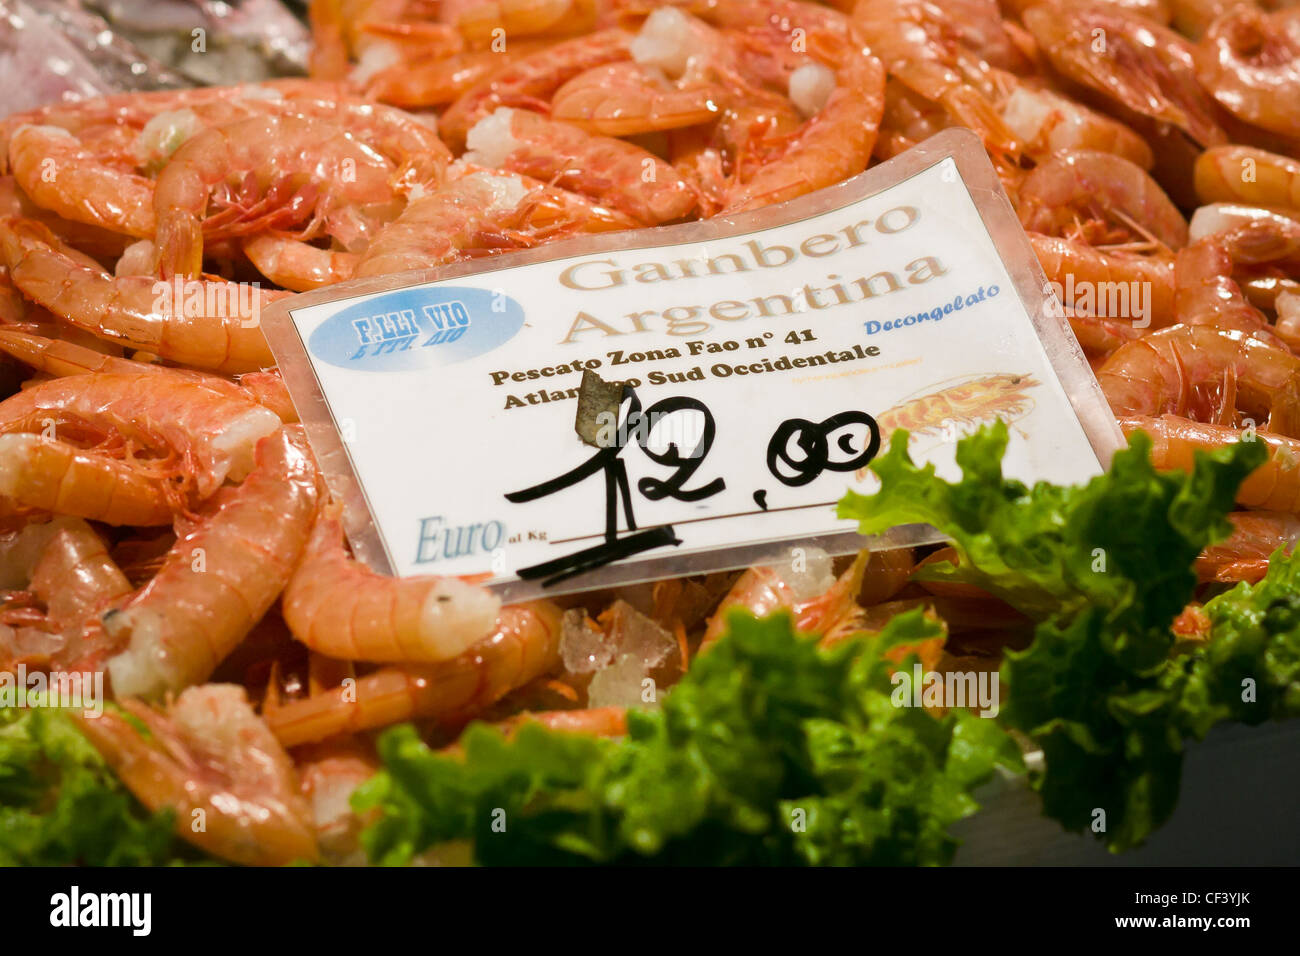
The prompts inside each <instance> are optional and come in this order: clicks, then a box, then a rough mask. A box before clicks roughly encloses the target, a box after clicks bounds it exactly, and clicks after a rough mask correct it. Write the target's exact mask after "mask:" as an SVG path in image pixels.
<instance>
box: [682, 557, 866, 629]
mask: <svg viewBox="0 0 1300 956" xmlns="http://www.w3.org/2000/svg"><path fill="white" fill-rule="evenodd" d="M804 550H805V552H806V553H805V555H804V556H803V558H804V560H805V561H806V562H807V563H808V564H809V565H812V566H813V569H812V570H811V571H809V570H808V569H807V568H805V569H803V570H802V571H798V570H794V569H792V570H791V571H789V572H787V571H786V570H785V569H784V568H782V567H780V566H779V565H762V566H757V567H752V568H749V569H748V570H746V571H745V573H744V574H742V575H741V576H740V577H739V578H738V579H737V580H736V583H735V584H734V585H732V587H731V590H730V591H728V592H727V596H726V597H724V598H723V599H722V603H721V604H719V605H718V609H717V610H716V611H715V612H714V614H713V616H712V617H711V618H709V623H708V627H707V628H706V629H705V632H704V639H703V640H702V641H701V642H700V649H699V651H698V652H697V654H703V653H704V652H705V651H707V650H708V649H709V648H710V647H712V646H713V645H714V644H716V643H717V642H718V640H719V639H720V638H721V637H722V636H723V635H724V634H726V633H727V629H728V627H729V622H728V621H727V614H728V612H729V611H731V610H732V609H733V608H744V609H745V610H747V611H750V612H752V613H753V614H754V615H755V616H758V617H766V616H767V615H769V614H772V613H773V612H775V611H779V610H782V609H785V610H788V611H789V612H790V613H791V614H792V615H793V616H794V624H795V627H796V628H797V629H798V630H800V631H808V632H815V633H817V634H824V635H827V636H830V635H832V634H836V633H838V632H839V631H840V629H841V628H842V627H843V626H844V625H845V624H846V623H848V622H850V621H851V620H852V618H853V616H854V615H855V614H856V613H857V611H858V610H859V608H858V604H857V601H856V598H857V595H858V592H859V591H860V590H861V589H862V586H863V585H862V582H863V577H864V575H865V574H866V570H867V566H868V562H869V561H870V556H871V552H869V551H863V552H862V553H860V554H859V555H858V556H857V557H856V558H855V559H854V561H853V563H852V564H851V565H850V566H849V567H848V568H847V569H846V570H845V571H844V573H843V574H841V575H840V576H839V577H838V578H836V577H834V576H833V575H832V574H831V566H830V556H829V555H827V554H826V553H825V552H823V551H820V549H804ZM795 574H802V575H804V576H803V578H802V579H795V580H794V581H792V578H793V577H794V575H795ZM809 575H813V576H814V577H815V580H813V581H809V579H808V578H809ZM828 582H829V583H828ZM796 585H797V586H796Z"/></svg>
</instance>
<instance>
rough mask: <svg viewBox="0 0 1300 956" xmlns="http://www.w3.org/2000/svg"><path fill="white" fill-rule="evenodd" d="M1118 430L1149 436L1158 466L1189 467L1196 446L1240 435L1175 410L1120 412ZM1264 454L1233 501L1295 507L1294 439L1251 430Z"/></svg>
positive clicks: (1297, 465)
mask: <svg viewBox="0 0 1300 956" xmlns="http://www.w3.org/2000/svg"><path fill="white" fill-rule="evenodd" d="M1119 425H1120V428H1122V429H1123V430H1124V434H1126V435H1130V434H1132V433H1133V432H1135V431H1139V430H1140V431H1144V432H1146V433H1147V434H1148V435H1150V436H1151V438H1152V446H1151V462H1152V464H1153V465H1155V467H1157V468H1159V469H1161V470H1166V471H1168V470H1175V469H1176V470H1178V471H1191V470H1192V468H1193V467H1194V465H1195V458H1196V452H1198V451H1213V450H1214V449H1216V448H1222V447H1223V446H1224V445H1231V444H1234V443H1236V442H1239V441H1241V440H1242V433H1241V431H1240V430H1239V429H1237V428H1234V427H1232V426H1229V425H1214V424H1210V423H1207V422H1193V421H1189V420H1188V419H1186V418H1183V417H1181V416H1178V415H1162V416H1160V417H1159V418H1154V417H1150V416H1143V415H1122V416H1120V417H1119ZM1251 439H1252V440H1253V441H1261V442H1263V443H1264V448H1265V450H1266V451H1267V452H1268V460H1267V461H1265V462H1264V464H1262V465H1260V466H1259V467H1258V468H1256V469H1255V470H1254V471H1253V472H1251V473H1250V475H1249V476H1248V477H1247V478H1246V480H1245V481H1244V482H1242V484H1241V487H1240V488H1238V489H1237V503H1238V504H1241V505H1245V506H1246V507H1247V508H1264V509H1268V510H1271V511H1285V512H1287V513H1289V514H1298V513H1300V441H1297V440H1296V439H1294V438H1288V437H1286V436H1284V435H1273V434H1269V433H1268V432H1262V431H1261V432H1255V433H1254V434H1253V436H1251Z"/></svg>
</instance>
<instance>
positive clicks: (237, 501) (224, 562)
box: [64, 379, 317, 697]
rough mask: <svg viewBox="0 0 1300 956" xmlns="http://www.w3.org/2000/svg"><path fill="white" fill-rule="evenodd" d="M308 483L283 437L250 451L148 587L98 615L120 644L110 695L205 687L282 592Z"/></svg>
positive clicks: (304, 530) (307, 507)
mask: <svg viewBox="0 0 1300 956" xmlns="http://www.w3.org/2000/svg"><path fill="white" fill-rule="evenodd" d="M64 381H66V379H65V380H64ZM316 482H317V473H316V468H315V465H314V464H313V463H312V462H311V459H310V458H309V457H308V456H307V454H306V453H305V452H304V451H303V450H302V449H301V448H300V447H299V446H298V444H297V440H296V439H295V438H294V437H293V436H292V435H291V433H290V431H289V430H288V429H281V430H280V431H279V432H277V433H276V434H274V435H271V436H270V437H268V438H266V439H263V440H262V441H261V442H260V443H259V444H258V446H257V464H256V467H255V468H254V469H253V471H252V473H251V474H249V476H248V477H247V478H245V479H244V482H243V484H241V485H240V486H239V487H238V488H237V489H234V490H233V491H231V492H230V493H229V494H228V495H218V496H216V497H215V498H214V499H213V500H212V501H211V502H209V503H208V504H207V505H205V507H204V508H203V509H202V511H201V512H200V518H201V520H200V521H199V522H198V523H197V525H196V526H195V527H194V528H193V529H192V530H191V531H189V533H187V534H184V535H182V536H180V537H179V538H178V539H177V541H176V544H175V545H174V546H173V547H172V549H171V551H170V552H168V554H167V558H166V560H165V561H164V563H163V566H162V569H161V570H160V571H159V572H158V573H157V574H156V575H155V576H154V578H153V580H152V581H150V582H149V583H148V584H147V585H145V587H144V588H142V589H141V590H140V591H139V592H138V593H137V594H135V595H134V596H133V597H132V598H131V599H130V600H129V601H127V602H126V604H125V605H124V606H122V607H121V608H119V609H116V610H114V611H111V612H109V613H108V614H106V615H104V628H105V630H106V631H107V632H108V633H109V635H110V636H112V637H113V638H114V639H116V640H119V641H123V642H126V643H127V647H126V649H125V650H124V651H122V652H121V653H120V654H118V655H117V656H115V657H113V658H111V659H109V661H108V662H107V669H108V674H109V678H110V680H111V681H112V686H113V691H114V693H115V694H117V695H119V696H131V697H157V696H159V695H161V694H162V693H163V692H165V691H169V690H173V691H174V690H179V689H181V688H183V687H188V686H189V685H191V684H196V683H200V682H202V681H203V680H205V679H207V677H208V676H209V675H210V674H211V673H212V671H213V670H214V669H215V668H216V666H217V665H218V664H219V663H220V662H221V660H222V659H223V658H224V657H225V656H226V655H227V654H229V653H230V651H231V650H232V649H233V648H234V647H235V645H237V644H238V643H239V642H240V641H241V640H242V639H243V638H244V636H245V635H246V634H247V633H248V632H249V631H250V630H251V629H252V627H253V625H255V624H256V623H257V622H258V620H259V619H260V618H261V617H262V615H263V614H265V613H266V610H267V609H268V608H269V607H270V606H271V603H272V602H273V601H274V600H275V599H276V597H277V596H278V595H279V593H280V592H281V590H283V589H284V586H285V584H287V583H288V580H289V577H290V574H291V573H292V571H293V569H294V567H295V565H296V564H297V562H298V558H299V555H300V554H301V553H302V551H303V548H304V547H305V545H306V543H307V539H308V536H309V535H310V532H311V525H312V521H313V519H314V518H315V513H316V493H317V492H316Z"/></svg>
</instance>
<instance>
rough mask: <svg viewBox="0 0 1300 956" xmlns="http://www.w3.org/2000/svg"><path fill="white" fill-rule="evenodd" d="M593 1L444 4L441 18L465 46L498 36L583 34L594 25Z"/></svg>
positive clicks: (455, 0)
mask: <svg viewBox="0 0 1300 956" xmlns="http://www.w3.org/2000/svg"><path fill="white" fill-rule="evenodd" d="M598 12H599V4H598V3H597V2H596V0H444V3H443V8H442V16H443V17H444V18H445V19H446V20H447V22H448V23H451V24H454V25H455V28H456V29H457V30H458V31H459V32H460V34H461V36H463V37H464V38H465V40H466V42H468V43H471V44H476V45H480V46H482V45H486V44H488V43H490V42H491V41H492V40H493V38H494V37H497V36H507V35H508V36H537V35H541V34H548V33H555V34H565V33H585V32H586V31H588V30H590V29H591V28H592V27H593V26H595V25H596V18H597V13H598Z"/></svg>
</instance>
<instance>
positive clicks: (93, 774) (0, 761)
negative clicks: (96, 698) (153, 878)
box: [0, 707, 197, 866]
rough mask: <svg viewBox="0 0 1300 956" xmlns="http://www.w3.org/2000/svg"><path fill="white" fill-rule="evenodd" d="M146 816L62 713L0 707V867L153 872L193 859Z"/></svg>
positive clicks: (166, 817) (165, 821)
mask: <svg viewBox="0 0 1300 956" xmlns="http://www.w3.org/2000/svg"><path fill="white" fill-rule="evenodd" d="M196 858H197V856H196V854H195V853H194V852H192V851H190V850H188V848H186V847H185V846H184V844H182V843H181V842H180V841H179V840H177V839H176V838H175V837H174V835H173V833H172V818H171V814H169V813H158V814H150V813H148V812H147V811H146V810H144V809H143V808H142V807H141V806H140V804H139V803H137V802H136V800H135V798H134V797H132V796H131V794H130V793H129V792H127V790H126V788H125V787H123V786H122V784H121V783H119V782H118V780H117V778H116V777H115V776H114V775H113V773H112V772H111V771H110V770H109V769H108V767H107V765H105V763H104V762H103V760H102V759H101V758H100V756H99V754H98V752H97V751H96V750H95V748H94V747H92V746H91V745H90V743H89V742H88V741H87V740H86V739H85V738H84V737H82V736H81V734H80V733H79V732H78V731H77V729H76V727H75V725H74V724H73V722H72V720H71V719H70V718H69V717H68V716H67V715H66V714H65V713H64V712H62V711H60V710H57V709H52V708H45V707H6V708H0V865H3V866H67V865H73V864H81V865H86V866H156V865H161V864H167V863H176V862H185V861H190V860H194V859H196Z"/></svg>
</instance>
